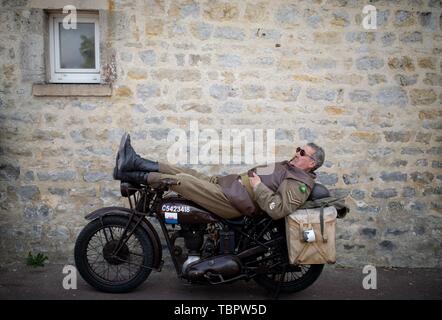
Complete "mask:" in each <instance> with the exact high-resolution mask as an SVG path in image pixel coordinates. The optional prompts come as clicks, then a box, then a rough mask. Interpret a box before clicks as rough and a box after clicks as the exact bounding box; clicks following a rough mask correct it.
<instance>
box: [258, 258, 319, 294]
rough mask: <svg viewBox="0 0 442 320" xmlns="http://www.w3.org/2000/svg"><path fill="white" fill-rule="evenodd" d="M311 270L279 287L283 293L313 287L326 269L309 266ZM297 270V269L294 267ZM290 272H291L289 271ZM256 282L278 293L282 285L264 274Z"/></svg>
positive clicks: (317, 265) (314, 265)
mask: <svg viewBox="0 0 442 320" xmlns="http://www.w3.org/2000/svg"><path fill="white" fill-rule="evenodd" d="M309 266H310V268H309V269H308V271H307V272H306V273H305V274H303V275H302V276H301V277H299V278H298V279H295V280H292V281H287V282H282V283H281V286H280V287H279V290H280V292H281V293H295V292H298V291H301V290H304V289H306V288H307V287H309V286H311V285H312V284H313V282H315V281H316V279H318V277H319V275H320V274H321V272H322V269H323V268H324V265H323V264H312V265H309ZM293 268H297V267H293ZM288 272H290V270H289V271H288ZM255 281H256V282H257V283H258V284H259V285H260V286H262V287H264V288H266V289H267V290H269V291H272V292H274V291H276V290H278V286H279V285H280V283H279V280H274V279H272V278H271V277H269V275H266V274H263V275H259V276H257V277H256V278H255Z"/></svg>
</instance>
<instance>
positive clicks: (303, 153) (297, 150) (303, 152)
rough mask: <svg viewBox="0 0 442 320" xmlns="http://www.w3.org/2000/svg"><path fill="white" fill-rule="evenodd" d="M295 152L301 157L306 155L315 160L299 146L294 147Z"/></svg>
mask: <svg viewBox="0 0 442 320" xmlns="http://www.w3.org/2000/svg"><path fill="white" fill-rule="evenodd" d="M296 153H299V154H300V155H301V157H305V156H307V157H309V158H310V159H312V160H313V161H315V162H316V160H315V159H314V158H313V157H312V156H310V155H308V154H307V152H305V150H304V149H302V148H300V147H297V148H296Z"/></svg>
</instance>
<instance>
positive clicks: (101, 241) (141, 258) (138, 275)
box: [74, 216, 154, 293]
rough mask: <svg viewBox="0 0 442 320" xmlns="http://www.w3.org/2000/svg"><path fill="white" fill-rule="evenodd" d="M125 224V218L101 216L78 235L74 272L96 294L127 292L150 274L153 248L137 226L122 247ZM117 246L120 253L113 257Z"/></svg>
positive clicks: (126, 220) (126, 221) (143, 232)
mask: <svg viewBox="0 0 442 320" xmlns="http://www.w3.org/2000/svg"><path fill="white" fill-rule="evenodd" d="M127 223H128V218H125V217H119V216H109V217H104V218H103V219H101V220H100V219H96V220H93V221H91V222H90V223H89V224H87V225H86V226H85V227H84V229H83V230H82V231H81V232H80V234H79V235H78V238H77V241H76V243H75V250H74V255H75V264H76V267H77V270H78V272H79V273H80V275H81V276H82V277H83V279H84V280H85V281H86V282H87V283H89V284H90V285H91V286H93V287H94V288H96V289H98V290H100V291H103V292H110V293H123V292H128V291H131V290H133V289H135V288H136V287H138V286H139V285H140V284H142V283H143V282H144V281H145V280H146V279H147V277H148V276H149V274H150V273H151V271H152V265H153V259H154V254H153V245H152V242H151V240H150V238H149V236H148V235H147V234H146V232H145V231H144V230H143V229H142V228H141V227H140V226H139V227H137V229H136V230H135V232H134V233H133V234H132V235H131V236H130V238H129V239H126V240H127V241H125V243H124V244H119V240H120V238H121V237H122V235H123V231H124V229H125V227H126V225H127ZM131 229H132V228H131V227H130V229H129V230H131ZM127 235H129V232H128V233H127ZM117 247H120V250H118V253H117V254H114V253H115V249H116V248H117Z"/></svg>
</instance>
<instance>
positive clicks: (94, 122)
mask: <svg viewBox="0 0 442 320" xmlns="http://www.w3.org/2000/svg"><path fill="white" fill-rule="evenodd" d="M65 2H66V1H60V3H61V4H64V3H65ZM71 3H73V4H74V5H77V6H78V8H77V9H78V10H82V9H84V10H91V9H92V10H97V11H98V12H99V16H100V36H101V38H100V50H101V57H102V79H103V83H104V84H109V85H110V87H111V88H112V94H111V95H110V96H101V97H96V96H92V95H87V96H68V95H66V96H37V95H36V94H35V92H34V93H33V86H34V85H35V84H44V83H45V82H46V81H47V76H46V72H47V67H48V66H47V52H46V50H47V43H46V41H47V32H48V31H47V28H48V26H47V11H46V10H45V9H57V5H54V1H44V0H41V1H27V0H20V1H12V0H10V1H9V0H2V1H1V6H0V7H1V8H0V30H1V32H0V251H1V257H2V263H3V262H10V261H19V260H20V259H23V258H24V257H26V255H27V253H28V252H29V251H32V252H44V253H46V254H47V255H48V256H49V257H50V259H51V261H56V260H60V261H72V249H73V245H74V241H75V238H76V235H77V234H78V232H79V231H80V230H81V228H82V227H83V226H84V225H85V223H86V221H85V220H84V218H83V217H84V216H85V215H86V214H87V213H88V212H90V211H92V210H94V209H97V208H100V207H102V206H108V205H117V204H124V202H123V201H122V200H121V198H120V196H119V184H118V182H117V181H113V180H112V169H113V166H114V163H115V153H116V150H117V146H118V143H119V139H120V137H121V135H122V133H123V132H124V131H129V132H130V133H131V135H132V141H133V145H134V147H135V149H136V150H137V152H139V153H140V154H143V155H146V156H149V157H151V158H153V159H165V157H166V154H167V150H168V147H169V146H170V144H168V143H167V135H168V133H169V131H170V130H171V129H176V128H182V129H185V130H188V129H189V123H190V121H191V120H195V121H198V125H199V128H200V129H204V128H211V129H215V130H218V131H221V130H222V129H229V128H239V129H275V133H276V160H283V159H287V158H289V157H291V156H292V154H293V152H294V149H295V148H296V147H297V146H300V145H302V144H303V143H305V142H308V141H314V142H316V143H317V144H320V145H322V146H324V149H325V151H326V160H327V161H326V162H325V165H324V166H323V167H322V168H320V169H319V170H318V171H319V172H318V180H319V181H320V182H322V183H324V184H325V185H327V186H328V187H329V188H330V189H332V190H333V192H334V194H337V195H340V196H346V197H347V202H348V204H349V205H350V207H351V212H350V214H349V215H348V217H347V218H346V219H344V220H340V221H339V223H338V232H337V252H338V263H340V264H342V265H348V266H355V265H365V264H369V263H370V264H374V265H379V266H408V267H434V266H441V265H442V263H441V257H442V205H441V190H442V189H441V181H442V170H441V168H442V159H441V155H442V144H441V142H442V133H441V129H442V109H441V102H442V91H441V86H442V74H441V68H442V60H441V53H442V33H441V31H442V19H441V13H442V5H441V1H436V0H409V1H407V0H403V1H402V0H396V1H393V0H392V1H382V0H380V1H358V0H336V1H333V0H308V1H307V0H306V1H285V0H284V1H283V0H263V1H259V0H247V1H196V0H195V1H194V0H185V1H172V0H146V1H141V0H118V1H117V0H114V1H88V3H86V1H71ZM66 4H68V2H66ZM366 4H371V5H374V6H375V7H376V9H377V29H376V30H365V29H364V28H363V27H362V20H363V18H364V14H363V13H362V8H363V7H364V5H366ZM54 6H55V7H54ZM61 6H62V5H60V8H61ZM58 9H59V8H58ZM92 90H93V89H92ZM194 167H195V168H197V169H201V170H203V171H204V172H206V173H209V174H217V173H227V172H236V171H242V170H243V169H245V168H246V167H247V166H246V165H243V166H241V165H236V166H233V165H231V166H229V165H222V164H221V165H194ZM20 261H21V260H20Z"/></svg>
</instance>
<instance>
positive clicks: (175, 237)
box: [75, 180, 329, 294]
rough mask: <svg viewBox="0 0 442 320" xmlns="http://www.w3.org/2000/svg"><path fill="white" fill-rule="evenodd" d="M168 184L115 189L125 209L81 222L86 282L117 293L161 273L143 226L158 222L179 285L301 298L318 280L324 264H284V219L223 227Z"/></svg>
mask: <svg viewBox="0 0 442 320" xmlns="http://www.w3.org/2000/svg"><path fill="white" fill-rule="evenodd" d="M174 183H176V181H173V180H166V181H164V183H163V184H162V185H161V186H158V187H156V188H152V187H150V186H147V185H134V184H131V183H128V182H121V184H120V188H121V195H122V196H123V197H127V198H128V201H129V206H130V208H124V207H106V208H101V209H98V210H96V211H94V212H92V213H90V214H88V215H87V216H86V219H88V220H91V221H90V222H89V223H88V224H87V225H86V226H85V227H84V229H83V230H82V231H81V232H80V234H79V235H78V238H77V241H76V244H75V263H76V266H77V269H78V271H79V273H80V274H81V276H82V277H83V278H84V280H85V281H86V282H88V283H89V284H90V285H92V286H93V287H94V288H96V289H98V290H100V291H104V292H112V293H122V292H128V291H131V290H133V289H135V288H136V287H138V286H139V285H140V284H142V283H143V282H144V281H145V280H146V279H147V277H148V276H149V275H150V273H151V271H152V270H155V271H161V269H162V266H163V263H164V261H163V259H162V248H163V246H162V243H161V241H160V237H159V235H158V233H157V231H156V230H155V228H154V226H153V224H152V223H151V222H150V221H149V218H150V220H151V219H152V218H153V219H156V220H157V221H158V224H157V227H158V226H159V228H161V230H162V233H163V235H164V241H165V243H166V245H167V248H168V250H169V252H170V256H171V258H172V262H173V265H174V267H175V270H176V273H177V275H178V277H179V278H182V279H186V280H188V281H189V282H191V283H203V284H223V283H229V282H233V281H237V280H246V281H248V280H251V279H253V280H255V281H256V282H257V283H258V284H259V285H261V286H263V287H264V288H266V289H268V291H269V292H274V293H275V292H277V293H278V294H279V293H280V292H281V293H293V292H297V291H300V290H303V289H305V288H307V287H308V286H310V285H311V284H312V283H313V282H314V281H315V280H316V279H317V278H318V277H319V275H320V274H321V272H322V269H323V267H324V265H323V264H315V265H291V264H289V260H288V254H287V243H286V237H285V225H284V219H280V220H272V219H271V218H270V217H269V216H268V215H266V214H263V215H260V216H256V217H248V216H244V217H241V218H237V219H232V220H227V219H223V218H221V217H219V216H216V215H215V214H212V213H211V212H209V211H207V210H205V209H204V208H202V207H201V206H199V205H197V204H195V203H194V202H192V201H189V200H187V199H184V198H183V197H181V196H180V195H177V194H175V193H173V192H171V191H169V186H170V185H172V184H174ZM318 189H320V191H321V192H316V190H318ZM324 191H325V192H324ZM315 195H317V197H326V196H329V193H328V190H327V189H326V188H325V187H324V186H322V185H319V184H316V185H315V187H314V189H313V192H312V194H311V195H310V197H312V196H313V197H315Z"/></svg>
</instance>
